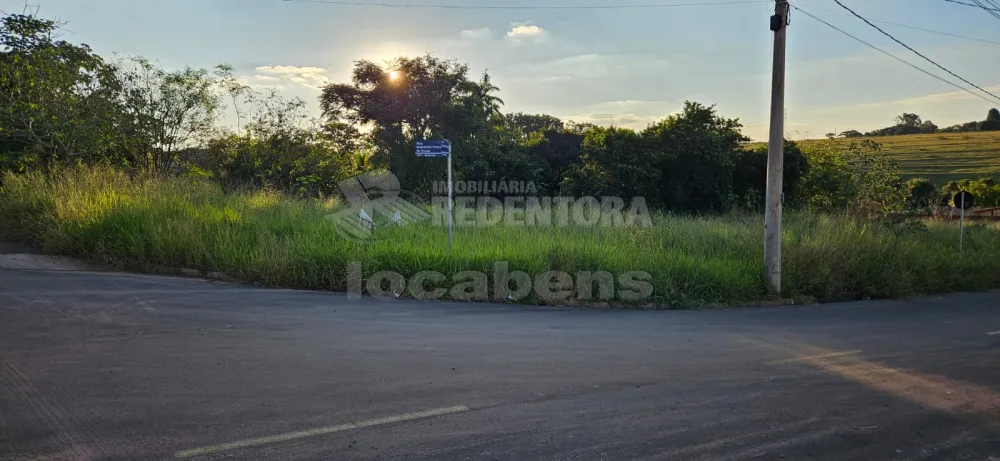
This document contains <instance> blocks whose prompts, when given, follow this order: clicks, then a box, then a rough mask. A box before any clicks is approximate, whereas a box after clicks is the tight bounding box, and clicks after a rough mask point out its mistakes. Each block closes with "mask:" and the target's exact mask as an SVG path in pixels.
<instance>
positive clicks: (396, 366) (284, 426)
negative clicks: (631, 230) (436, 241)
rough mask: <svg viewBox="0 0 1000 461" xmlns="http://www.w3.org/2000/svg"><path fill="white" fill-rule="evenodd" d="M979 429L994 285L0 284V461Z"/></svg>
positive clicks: (538, 450) (504, 448)
mask: <svg viewBox="0 0 1000 461" xmlns="http://www.w3.org/2000/svg"><path fill="white" fill-rule="evenodd" d="M998 422H1000V293H997V292H991V293H980V294H958V295H950V296H946V297H938V298H928V299H921V300H910V301H889V302H886V301H881V302H874V301H870V302H860V303H850V304H838V305H824V306H812V307H798V308H767V309H737V310H717V311H674V312H669V311H659V312H654V311H619V310H587V309H566V308H563V309H547V308H532V307H521V306H507V305H497V304H459V303H446V302H416V301H406V300H398V301H378V300H374V299H362V300H349V299H348V298H347V297H345V296H344V295H339V294H330V293H314V292H303V291H292V290H266V289H256V288H251V287H245V286H240V285H227V284H220V283H214V282H206V281H200V280H192V279H181V278H169V277H150V276H137V275H122V274H103V273H89V272H54V271H31V270H0V460H14V459H40V460H49V459H52V460H55V459H60V460H62V459H69V460H97V459H111V460H119V459H121V460H125V459H142V460H150V459H152V460H155V459H161V460H172V459H192V460H202V459H206V460H207V459H252V460H262V459H275V460H306V459H308V460H330V459H337V460H340V459H359V460H360V459H428V460H431V459H434V460H437V459H475V460H480V459H482V460H492V459H509V460H527V459H563V460H588V459H615V460H617V459H710V460H727V459H754V460H767V459H789V460H800V459H829V460H876V459H884V460H894V459H899V460H918V459H940V460H959V459H970V460H973V459H974V460H988V459H1000V426H998Z"/></svg>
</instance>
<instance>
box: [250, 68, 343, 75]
mask: <svg viewBox="0 0 1000 461" xmlns="http://www.w3.org/2000/svg"><path fill="white" fill-rule="evenodd" d="M255 70H256V71H257V72H259V73H261V74H271V75H296V74H325V73H326V69H324V68H322V67H298V66H260V67H258V68H257V69H255Z"/></svg>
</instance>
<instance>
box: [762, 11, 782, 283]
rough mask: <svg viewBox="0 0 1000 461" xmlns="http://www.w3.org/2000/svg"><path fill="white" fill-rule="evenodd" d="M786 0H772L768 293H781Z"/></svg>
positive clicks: (766, 235)
mask: <svg viewBox="0 0 1000 461" xmlns="http://www.w3.org/2000/svg"><path fill="white" fill-rule="evenodd" d="M787 29H788V0H774V16H771V30H772V31H774V62H773V67H772V68H771V133H770V137H769V138H768V142H767V189H766V192H765V200H766V203H765V204H764V270H765V271H766V273H767V282H768V287H767V289H768V292H769V293H770V294H772V295H778V296H780V295H781V206H782V202H784V193H783V188H782V175H783V173H784V163H785V161H784V160H785V158H784V157H785V35H786V34H785V32H786V31H787Z"/></svg>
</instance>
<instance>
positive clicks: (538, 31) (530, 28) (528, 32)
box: [507, 24, 545, 39]
mask: <svg viewBox="0 0 1000 461" xmlns="http://www.w3.org/2000/svg"><path fill="white" fill-rule="evenodd" d="M543 36H545V29H542V28H541V27H538V26H536V25H534V24H515V25H514V27H512V28H511V29H510V31H509V32H507V38H511V39H519V38H540V37H543Z"/></svg>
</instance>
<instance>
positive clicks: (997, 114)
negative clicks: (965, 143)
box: [979, 109, 1000, 131]
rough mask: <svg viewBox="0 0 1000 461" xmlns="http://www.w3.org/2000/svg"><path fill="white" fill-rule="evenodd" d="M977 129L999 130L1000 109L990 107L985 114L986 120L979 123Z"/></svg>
mask: <svg viewBox="0 0 1000 461" xmlns="http://www.w3.org/2000/svg"><path fill="white" fill-rule="evenodd" d="M979 129H980V130H982V131H997V130H1000V110H997V109H990V111H989V113H987V114H986V120H984V121H983V122H981V123H980V124H979Z"/></svg>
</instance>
